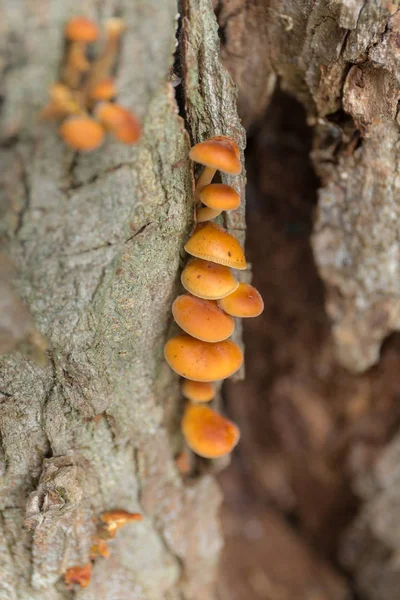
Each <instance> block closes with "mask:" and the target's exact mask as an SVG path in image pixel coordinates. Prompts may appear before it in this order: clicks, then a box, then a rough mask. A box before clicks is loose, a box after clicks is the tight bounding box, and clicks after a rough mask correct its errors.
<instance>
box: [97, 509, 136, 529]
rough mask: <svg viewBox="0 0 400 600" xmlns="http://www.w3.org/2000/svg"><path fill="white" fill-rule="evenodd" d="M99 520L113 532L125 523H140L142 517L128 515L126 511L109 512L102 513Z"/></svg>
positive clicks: (134, 514) (132, 514) (133, 514)
mask: <svg viewBox="0 0 400 600" xmlns="http://www.w3.org/2000/svg"><path fill="white" fill-rule="evenodd" d="M100 520H101V521H103V523H105V524H106V525H107V527H109V528H110V529H111V530H113V529H120V528H121V527H123V526H124V525H126V524H127V523H132V522H133V521H142V520H143V516H142V515H141V514H140V513H130V512H127V511H126V510H111V511H109V512H105V513H103V514H102V515H101V516H100Z"/></svg>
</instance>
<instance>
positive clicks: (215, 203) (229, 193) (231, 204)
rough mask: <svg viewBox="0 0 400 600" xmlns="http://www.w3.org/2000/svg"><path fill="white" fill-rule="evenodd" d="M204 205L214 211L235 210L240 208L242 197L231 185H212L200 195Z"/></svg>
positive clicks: (206, 187)
mask: <svg viewBox="0 0 400 600" xmlns="http://www.w3.org/2000/svg"><path fill="white" fill-rule="evenodd" d="M199 198H200V200H201V201H202V203H203V204H205V205H206V206H208V207H209V208H212V209H214V210H235V209H236V208H238V207H239V206H240V196H239V194H238V193H237V191H236V190H234V189H233V187H231V186H230V185H225V184H224V183H210V184H209V185H206V186H205V187H204V188H203V189H202V190H201V192H200V193H199Z"/></svg>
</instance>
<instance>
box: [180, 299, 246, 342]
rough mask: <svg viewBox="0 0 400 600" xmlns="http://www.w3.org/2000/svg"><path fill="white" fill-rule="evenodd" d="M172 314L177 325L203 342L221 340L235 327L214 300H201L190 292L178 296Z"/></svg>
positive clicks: (232, 321) (229, 334) (229, 317)
mask: <svg viewBox="0 0 400 600" xmlns="http://www.w3.org/2000/svg"><path fill="white" fill-rule="evenodd" d="M172 314H173V316H174V319H175V321H176V322H177V323H178V325H179V327H180V328H181V329H183V331H185V332H186V333H188V334H189V335H192V336H193V337H195V338H197V339H198V340H202V341H203V342H222V340H226V339H227V338H228V337H230V336H231V335H232V333H233V330H234V329H235V320H234V318H233V317H231V316H230V315H227V314H226V313H224V311H223V310H221V309H220V308H219V306H218V304H217V303H216V301H215V300H203V299H202V298H196V296H192V295H191V294H183V295H182V296H178V297H177V298H176V299H175V301H174V303H173V305H172Z"/></svg>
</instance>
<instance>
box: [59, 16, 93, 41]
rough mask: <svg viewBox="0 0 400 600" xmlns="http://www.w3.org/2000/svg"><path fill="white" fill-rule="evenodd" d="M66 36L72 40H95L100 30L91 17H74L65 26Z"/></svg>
mask: <svg viewBox="0 0 400 600" xmlns="http://www.w3.org/2000/svg"><path fill="white" fill-rule="evenodd" d="M65 37H66V38H67V40H69V41H70V42H84V43H90V42H95V41H96V40H97V38H98V37H99V30H98V28H97V26H96V25H95V23H93V21H91V20H90V19H87V18H86V17H74V18H73V19H70V20H69V21H68V23H67V24H66V26H65Z"/></svg>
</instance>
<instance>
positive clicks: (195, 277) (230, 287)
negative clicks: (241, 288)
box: [181, 258, 239, 300]
mask: <svg viewBox="0 0 400 600" xmlns="http://www.w3.org/2000/svg"><path fill="white" fill-rule="evenodd" d="M181 282H182V285H183V287H184V288H185V289H186V290H187V291H188V292H190V293H191V294H193V295H194V296H197V297H198V298H204V299H205V300H218V299H219V298H224V297H225V296H228V294H231V293H232V292H234V291H235V290H236V288H237V287H238V285H239V283H238V282H237V281H236V279H235V278H234V276H233V273H232V271H231V270H230V269H229V268H228V267H225V266H223V265H218V264H217V263H214V262H211V261H208V260H202V259H201V258H194V259H193V260H191V261H190V262H188V264H187V265H186V267H185V268H184V270H183V272H182V276H181Z"/></svg>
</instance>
